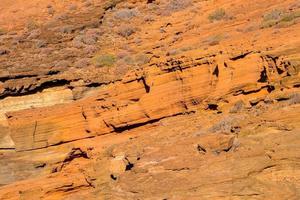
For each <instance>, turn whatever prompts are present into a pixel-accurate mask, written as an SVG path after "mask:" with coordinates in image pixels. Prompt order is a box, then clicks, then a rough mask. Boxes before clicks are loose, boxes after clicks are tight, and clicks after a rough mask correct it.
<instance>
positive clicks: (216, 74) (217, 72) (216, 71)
mask: <svg viewBox="0 0 300 200" xmlns="http://www.w3.org/2000/svg"><path fill="white" fill-rule="evenodd" d="M212 74H213V75H215V76H216V77H217V78H218V77H219V66H218V65H217V66H216V68H215V69H214V71H213V73H212Z"/></svg>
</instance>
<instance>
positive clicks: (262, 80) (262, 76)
mask: <svg viewBox="0 0 300 200" xmlns="http://www.w3.org/2000/svg"><path fill="white" fill-rule="evenodd" d="M267 81H268V75H267V69H266V67H264V69H263V70H262V71H261V72H260V78H259V79H258V80H257V82H260V83H265V82H267Z"/></svg>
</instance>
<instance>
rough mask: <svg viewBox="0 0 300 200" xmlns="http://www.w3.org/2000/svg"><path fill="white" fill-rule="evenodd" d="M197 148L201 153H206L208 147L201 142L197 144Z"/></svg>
mask: <svg viewBox="0 0 300 200" xmlns="http://www.w3.org/2000/svg"><path fill="white" fill-rule="evenodd" d="M197 150H198V152H199V153H201V154H205V153H206V149H205V148H204V147H202V146H201V145H200V144H198V145H197Z"/></svg>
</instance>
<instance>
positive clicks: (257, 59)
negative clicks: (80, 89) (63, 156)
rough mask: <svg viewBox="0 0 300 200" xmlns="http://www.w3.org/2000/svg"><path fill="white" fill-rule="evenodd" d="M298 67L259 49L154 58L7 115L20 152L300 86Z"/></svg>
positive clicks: (12, 135)
mask: <svg viewBox="0 0 300 200" xmlns="http://www.w3.org/2000/svg"><path fill="white" fill-rule="evenodd" d="M297 70H298V68H297V66H293V65H292V64H291V63H289V62H288V61H285V59H284V57H272V56H268V55H263V54H261V53H259V52H249V53H245V54H241V55H237V56H234V57H232V56H229V55H223V54H216V55H210V56H206V57H198V56H197V54H196V53H195V55H194V56H191V57H189V58H186V57H184V56H182V57H178V58H172V59H168V60H165V61H161V62H155V63H151V64H150V65H149V66H148V67H145V68H144V69H140V70H135V71H131V72H130V73H128V74H127V75H126V76H125V77H124V78H123V79H122V80H120V81H115V82H112V83H110V84H107V85H104V86H101V87H100V88H99V89H98V90H97V92H95V93H94V94H93V95H91V96H89V97H87V98H83V99H80V100H78V101H75V102H72V103H66V104H61V105H55V106H48V107H43V108H32V109H26V110H21V111H16V112H8V113H7V114H6V116H7V121H8V126H9V128H10V136H11V138H12V140H13V142H14V144H15V147H16V150H17V151H26V150H33V149H39V148H45V147H48V146H52V145H57V144H61V143H65V142H70V141H74V140H79V139H83V138H89V137H94V136H97V135H103V134H107V133H111V132H122V131H124V130H127V129H131V128H135V127H138V126H140V125H144V124H147V123H151V122H155V121H158V120H160V119H163V118H166V117H170V116H175V115H179V114H184V113H188V112H192V111H195V110H197V109H207V108H209V105H215V106H213V107H218V104H223V103H226V102H228V101H230V99H231V98H232V97H236V98H237V96H239V95H243V96H245V95H248V96H249V98H250V99H251V98H252V100H253V98H254V97H252V96H253V95H252V94H254V93H255V94H256V95H255V99H256V100H257V99H259V98H260V97H262V96H266V95H268V94H270V93H271V92H273V91H275V90H280V89H282V88H285V87H289V88H293V87H294V88H296V87H297V85H299V75H298V71H297Z"/></svg>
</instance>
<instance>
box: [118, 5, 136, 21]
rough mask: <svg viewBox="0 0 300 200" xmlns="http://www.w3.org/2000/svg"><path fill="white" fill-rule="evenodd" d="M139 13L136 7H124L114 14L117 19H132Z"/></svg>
mask: <svg viewBox="0 0 300 200" xmlns="http://www.w3.org/2000/svg"><path fill="white" fill-rule="evenodd" d="M138 15H139V11H138V10H137V9H136V8H134V9H128V8H123V9H120V10H118V11H116V13H115V14H114V17H115V19H118V20H130V19H132V18H134V17H137V16H138Z"/></svg>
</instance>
